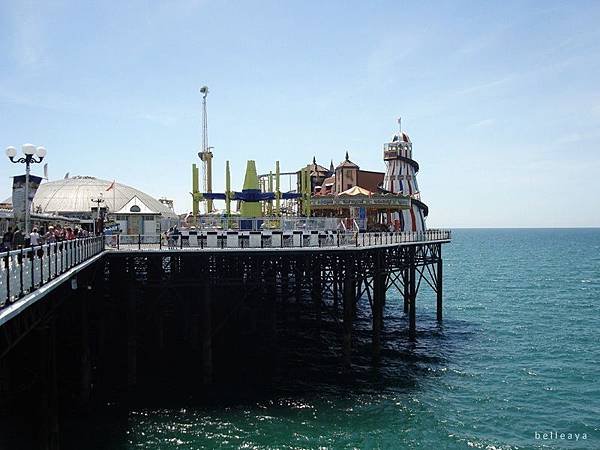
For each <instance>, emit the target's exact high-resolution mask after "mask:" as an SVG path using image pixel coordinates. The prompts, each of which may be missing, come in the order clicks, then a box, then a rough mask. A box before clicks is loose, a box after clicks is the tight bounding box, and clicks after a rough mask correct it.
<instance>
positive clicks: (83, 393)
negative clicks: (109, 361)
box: [79, 285, 92, 409]
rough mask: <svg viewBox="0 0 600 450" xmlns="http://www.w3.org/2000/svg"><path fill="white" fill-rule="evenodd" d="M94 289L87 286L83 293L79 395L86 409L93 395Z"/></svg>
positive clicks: (81, 304) (81, 403)
mask: <svg viewBox="0 0 600 450" xmlns="http://www.w3.org/2000/svg"><path fill="white" fill-rule="evenodd" d="M91 289H92V287H91V286H89V285H86V286H85V288H84V289H82V291H81V300H80V302H81V303H80V309H81V318H80V324H81V386H80V393H79V401H80V405H81V407H82V408H83V409H86V408H87V407H88V405H89V402H90V396H91V393H92V358H91V351H90V317H89V302H90V296H91V292H92V291H91Z"/></svg>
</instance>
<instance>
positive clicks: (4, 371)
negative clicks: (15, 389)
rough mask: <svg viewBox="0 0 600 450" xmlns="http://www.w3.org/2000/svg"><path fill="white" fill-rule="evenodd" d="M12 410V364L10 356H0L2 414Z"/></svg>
mask: <svg viewBox="0 0 600 450" xmlns="http://www.w3.org/2000/svg"><path fill="white" fill-rule="evenodd" d="M9 412H10V365H9V363H8V356H7V355H4V357H3V358H0V416H4V415H8V414H9Z"/></svg>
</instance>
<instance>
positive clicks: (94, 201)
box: [90, 194, 104, 234]
mask: <svg viewBox="0 0 600 450" xmlns="http://www.w3.org/2000/svg"><path fill="white" fill-rule="evenodd" d="M90 200H91V201H92V202H93V203H95V204H96V205H98V206H97V208H98V214H97V216H96V220H94V234H96V223H100V204H102V203H104V198H103V197H102V194H100V195H99V196H98V197H97V198H92V199H90Z"/></svg>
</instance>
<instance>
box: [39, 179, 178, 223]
mask: <svg viewBox="0 0 600 450" xmlns="http://www.w3.org/2000/svg"><path fill="white" fill-rule="evenodd" d="M111 184H112V181H107V180H101V179H99V178H94V177H72V178H65V179H63V180H57V181H49V182H47V183H42V184H40V187H39V188H38V190H37V192H36V193H35V197H34V198H33V210H34V211H35V210H36V209H37V208H41V210H42V212H45V213H46V212H47V213H54V212H58V213H62V214H64V213H89V212H91V209H92V208H94V207H96V206H97V204H96V203H93V202H92V198H98V197H99V196H100V195H102V197H103V198H104V203H103V204H102V206H104V207H107V208H108V210H109V212H114V211H119V210H120V209H121V208H123V206H125V205H126V204H127V202H129V200H131V199H132V198H133V197H136V196H137V197H138V198H139V199H140V200H141V201H142V202H143V203H144V204H145V205H146V206H147V207H148V208H149V209H150V210H152V211H154V212H157V213H161V214H162V215H163V216H164V217H174V216H175V214H174V213H173V211H171V210H170V209H169V208H168V207H167V206H165V205H163V204H162V203H161V202H159V201H158V200H156V199H155V198H154V197H152V196H150V195H148V194H146V193H144V192H142V191H138V190H137V189H135V188H132V187H131V186H127V185H125V184H120V183H115V185H114V187H113V189H114V193H113V189H111V190H110V191H107V189H108V188H109V187H110V185H111ZM113 199H114V203H115V204H113Z"/></svg>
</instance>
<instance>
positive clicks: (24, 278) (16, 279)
mask: <svg viewBox="0 0 600 450" xmlns="http://www.w3.org/2000/svg"><path fill="white" fill-rule="evenodd" d="M103 250H104V237H103V236H97V237H91V238H84V239H75V240H70V241H61V242H55V243H49V244H43V245H36V246H33V247H26V248H21V249H19V250H12V251H8V252H2V253H0V308H4V307H5V306H8V305H9V304H11V303H13V302H15V301H16V300H18V299H20V298H22V297H24V296H25V295H27V294H30V293H32V292H33V291H35V290H36V289H39V288H40V287H41V286H43V285H45V284H47V283H48V282H50V281H52V280H53V279H55V278H56V277H58V276H59V275H61V274H63V273H65V272H67V271H68V270H69V269H71V268H73V267H75V266H77V265H78V264H80V263H82V262H84V261H86V260H88V259H89V258H91V257H92V256H95V255H97V254H98V253H101V252H102V251H103Z"/></svg>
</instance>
